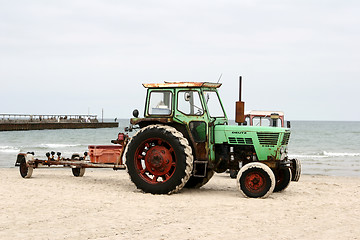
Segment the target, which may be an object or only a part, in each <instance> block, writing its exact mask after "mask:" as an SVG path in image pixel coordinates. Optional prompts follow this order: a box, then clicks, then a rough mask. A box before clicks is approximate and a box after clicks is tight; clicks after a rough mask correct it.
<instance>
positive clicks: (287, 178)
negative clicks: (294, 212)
mask: <svg viewBox="0 0 360 240" xmlns="http://www.w3.org/2000/svg"><path fill="white" fill-rule="evenodd" d="M275 178H276V184H275V189H274V192H281V191H284V190H285V189H286V188H287V187H288V186H289V184H290V182H291V178H292V175H291V169H290V168H284V169H279V171H278V172H277V174H276V175H275Z"/></svg>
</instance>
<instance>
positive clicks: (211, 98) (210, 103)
mask: <svg viewBox="0 0 360 240" xmlns="http://www.w3.org/2000/svg"><path fill="white" fill-rule="evenodd" d="M204 98H205V101H206V104H207V107H208V110H209V114H210V117H213V118H217V117H225V114H224V110H223V108H222V106H221V103H220V100H219V97H218V95H217V93H216V92H215V91H204Z"/></svg>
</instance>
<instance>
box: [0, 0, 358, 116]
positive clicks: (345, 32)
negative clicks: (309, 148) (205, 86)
mask: <svg viewBox="0 0 360 240" xmlns="http://www.w3.org/2000/svg"><path fill="white" fill-rule="evenodd" d="M359 13H360V2H359V1H346V0H342V1H340V0H339V1H334V0H326V1H325V0H324V1H317V0H292V1H285V0H284V1H265V0H264V1H256V0H247V1H242V0H221V1H220V0H219V1H216V0H215V1H211V0H206V1H205V0H199V1H193V0H192V1H189V0H182V1H169V0H167V1H165V0H158V1H150V0H142V1H136V0H133V1H120V0H118V1H115V0H113V1H110V0H98V1H96V0H69V1H66V0H62V1H49V0H43V1H40V0H32V1H26V0H23V1H20V0H12V1H9V0H0V81H1V85H0V89H1V94H0V102H1V103H0V113H31V114H87V113H88V112H90V113H91V114H98V115H99V116H101V109H102V108H103V109H104V117H107V118H114V117H118V118H129V117H131V116H132V110H133V109H135V108H138V109H140V110H141V112H142V111H143V105H144V101H145V89H144V88H143V87H142V85H141V84H142V83H150V82H163V81H198V82H200V81H208V82H216V81H217V80H218V78H219V76H220V74H221V73H222V74H223V75H222V78H221V80H220V82H221V83H223V85H222V87H221V88H220V94H221V95H222V99H223V103H224V105H225V108H226V112H227V115H228V117H229V118H230V119H234V109H235V101H236V100H237V99H238V76H239V75H242V76H243V100H244V101H245V102H246V110H282V111H284V112H285V114H286V117H287V119H288V120H354V121H359V120H360V107H359V102H360V101H359V98H360V94H359V91H360V14H359Z"/></svg>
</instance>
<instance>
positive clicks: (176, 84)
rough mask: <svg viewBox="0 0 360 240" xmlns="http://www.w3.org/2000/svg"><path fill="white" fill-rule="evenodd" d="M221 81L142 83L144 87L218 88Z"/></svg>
mask: <svg viewBox="0 0 360 240" xmlns="http://www.w3.org/2000/svg"><path fill="white" fill-rule="evenodd" d="M221 85H222V84H221V83H208V82H164V83H143V86H144V87H145V88H177V87H184V88H191V87H209V88H219V87H220V86H221Z"/></svg>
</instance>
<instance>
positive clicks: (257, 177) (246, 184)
mask: <svg viewBox="0 0 360 240" xmlns="http://www.w3.org/2000/svg"><path fill="white" fill-rule="evenodd" d="M236 180H237V185H238V188H239V190H240V192H241V193H242V194H243V195H244V196H246V197H250V198H266V197H267V196H269V195H270V194H271V193H272V192H273V190H274V188H275V176H274V173H273V171H272V170H271V169H270V168H269V167H268V166H266V165H265V164H263V163H259V162H252V163H248V164H246V165H245V166H243V167H242V168H241V169H240V171H239V173H238V175H237V178H236Z"/></svg>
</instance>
